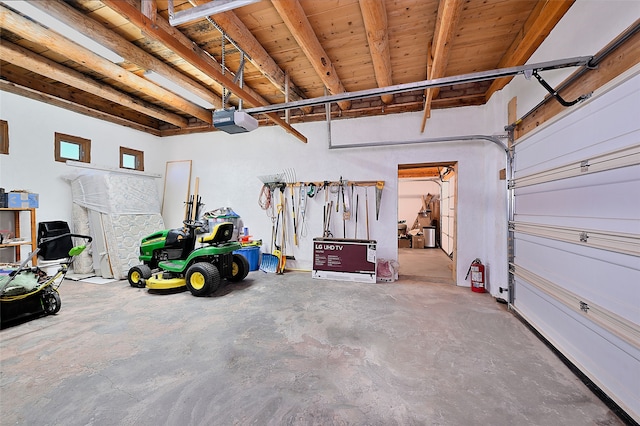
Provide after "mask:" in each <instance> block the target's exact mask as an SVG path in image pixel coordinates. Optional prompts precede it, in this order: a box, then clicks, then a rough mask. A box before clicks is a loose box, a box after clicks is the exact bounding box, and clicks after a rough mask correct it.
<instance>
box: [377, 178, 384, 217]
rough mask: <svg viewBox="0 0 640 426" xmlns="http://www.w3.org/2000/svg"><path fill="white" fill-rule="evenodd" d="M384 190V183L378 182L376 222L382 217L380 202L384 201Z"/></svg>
mask: <svg viewBox="0 0 640 426" xmlns="http://www.w3.org/2000/svg"><path fill="white" fill-rule="evenodd" d="M383 188H384V182H383V181H380V180H379V181H378V182H376V220H378V217H379V215H380V201H381V200H382V189H383Z"/></svg>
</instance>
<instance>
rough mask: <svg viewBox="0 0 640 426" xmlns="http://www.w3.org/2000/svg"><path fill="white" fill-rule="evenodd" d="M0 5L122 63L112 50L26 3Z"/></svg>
mask: <svg viewBox="0 0 640 426" xmlns="http://www.w3.org/2000/svg"><path fill="white" fill-rule="evenodd" d="M1 3H2V4H4V5H5V6H7V7H9V8H11V9H13V10H16V11H18V12H20V13H22V14H23V15H25V16H27V17H28V18H30V19H31V20H33V21H35V22H37V23H39V24H42V25H44V26H46V27H47V28H49V29H51V30H53V31H55V32H57V33H58V34H60V35H62V36H64V37H66V38H68V39H69V40H72V41H74V42H75V43H77V44H79V45H80V46H83V47H85V48H87V49H89V50H90V51H92V52H93V53H95V54H97V55H100V56H102V57H103V58H105V59H107V60H109V61H111V62H113V63H115V64H118V63H120V62H124V58H123V57H122V56H120V55H118V54H117V53H115V52H113V51H112V50H109V49H107V48H106V47H104V46H103V45H101V44H100V43H98V42H96V41H95V40H92V39H91V38H89V37H87V36H85V35H84V34H82V33H81V32H79V31H77V30H75V29H73V28H71V27H70V26H68V25H67V24H65V23H64V22H62V21H58V20H57V19H56V18H54V17H53V16H51V15H49V14H47V13H46V12H43V11H42V10H40V9H38V8H37V7H35V6H33V5H32V4H30V3H29V2H27V1H23V0H11V1H2V2H1Z"/></svg>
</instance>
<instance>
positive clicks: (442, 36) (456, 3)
mask: <svg viewBox="0 0 640 426" xmlns="http://www.w3.org/2000/svg"><path fill="white" fill-rule="evenodd" d="M463 5H464V0H440V6H439V7H438V17H437V19H436V29H435V32H434V35H433V42H432V44H431V53H432V55H433V59H432V63H431V75H428V76H427V78H428V79H429V80H433V79H435V78H440V77H444V73H445V71H446V69H447V64H448V62H449V54H450V52H451V41H452V39H453V36H454V34H455V31H456V30H457V28H458V21H459V20H460V15H461V14H462V6H463ZM436 96H438V89H437V88H436V89H432V90H429V89H427V90H425V103H424V111H423V114H422V124H421V126H420V133H422V132H424V128H425V125H426V123H427V117H429V116H430V115H431V100H432V99H433V98H434V97H436Z"/></svg>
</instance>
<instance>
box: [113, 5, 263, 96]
mask: <svg viewBox="0 0 640 426" xmlns="http://www.w3.org/2000/svg"><path fill="white" fill-rule="evenodd" d="M103 3H104V4H105V5H107V6H109V4H111V3H107V2H103ZM115 4H117V5H122V6H123V7H126V8H127V9H128V10H134V11H136V13H140V14H141V11H140V8H141V4H140V2H139V1H136V0H118V1H117V2H116V3H115ZM111 9H113V10H114V11H116V12H117V13H120V15H122V16H123V17H124V18H126V19H128V20H129V21H130V22H131V19H129V17H128V16H126V15H124V14H123V12H120V11H118V10H117V9H116V7H113V6H112V7H111ZM142 15H143V16H144V14H142ZM145 17H146V16H145ZM134 25H136V24H135V23H134ZM146 25H148V28H151V29H153V30H158V31H161V32H162V33H166V34H168V35H170V36H171V37H173V38H174V39H175V41H177V42H178V43H179V44H181V45H182V46H183V49H188V50H193V53H195V54H196V55H197V56H198V57H199V58H200V60H201V61H203V63H205V64H207V66H209V67H211V68H212V69H216V70H218V72H219V74H222V65H220V64H219V63H218V62H217V61H216V60H215V58H214V57H213V56H212V55H210V54H209V53H207V52H205V51H204V50H203V49H201V48H200V47H199V46H198V45H197V44H196V43H194V42H193V40H191V39H189V38H188V37H187V36H185V35H184V34H182V33H181V32H180V30H178V29H177V28H174V27H172V26H171V25H170V24H169V21H167V20H166V19H162V18H161V17H156V20H155V21H152V20H151V19H149V18H147V21H146ZM136 26H137V25H136ZM138 29H139V30H140V31H142V32H143V33H145V34H147V35H149V33H148V32H147V31H146V30H145V29H144V28H142V27H140V26H138ZM152 38H153V37H152ZM156 40H158V39H157V38H156ZM183 59H185V58H184V57H183ZM187 62H189V61H187ZM191 65H193V64H192V63H191ZM196 68H197V67H196ZM201 71H202V70H201ZM205 74H206V75H208V76H209V77H211V78H213V77H212V76H211V75H210V74H208V73H207V72H205ZM213 80H214V84H213V86H215V88H216V90H217V92H219V93H222V92H223V89H224V88H225V87H226V86H225V85H224V84H222V83H221V82H220V81H218V80H217V79H215V78H213ZM225 81H231V80H230V79H228V78H225ZM226 88H227V89H229V87H226ZM243 90H244V91H245V92H247V93H248V94H249V95H251V96H252V97H254V98H255V99H258V100H260V101H261V102H264V103H268V102H267V101H266V100H265V99H263V98H262V97H261V96H260V95H259V94H258V93H256V92H254V91H253V89H251V88H250V87H247V86H246V85H245V86H244V87H243ZM234 94H235V93H234ZM221 107H222V106H221Z"/></svg>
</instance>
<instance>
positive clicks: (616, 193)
mask: <svg viewBox="0 0 640 426" xmlns="http://www.w3.org/2000/svg"><path fill="white" fill-rule="evenodd" d="M639 182H640V180H629V181H626V182H618V183H616V184H612V185H611V184H603V185H593V186H577V187H572V188H568V189H562V188H561V189H553V188H554V186H556V187H557V186H558V185H552V183H549V184H545V185H535V186H536V188H538V187H539V189H540V191H537V192H529V193H527V194H523V193H522V192H520V191H516V195H515V205H516V211H517V214H527V215H534V216H564V217H582V218H593V219H595V220H594V221H593V223H592V224H591V225H590V227H594V228H597V227H598V226H597V225H596V224H597V221H596V220H597V219H601V218H615V219H621V220H630V221H635V222H636V224H635V226H636V228H637V227H638V224H640V219H639V218H638V212H639V211H640V197H634V196H632V195H631V194H635V193H637V191H638V185H639ZM543 187H546V188H547V190H546V191H545V190H543ZM629 224H630V225H634V224H633V223H629Z"/></svg>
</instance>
